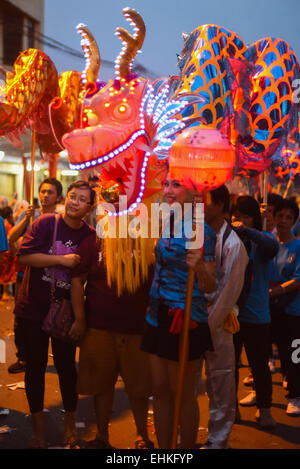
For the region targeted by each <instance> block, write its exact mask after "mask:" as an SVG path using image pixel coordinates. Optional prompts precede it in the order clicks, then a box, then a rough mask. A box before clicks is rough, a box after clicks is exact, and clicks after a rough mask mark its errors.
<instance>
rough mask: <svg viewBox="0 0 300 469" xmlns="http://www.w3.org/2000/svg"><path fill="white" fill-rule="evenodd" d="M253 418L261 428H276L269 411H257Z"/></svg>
mask: <svg viewBox="0 0 300 469" xmlns="http://www.w3.org/2000/svg"><path fill="white" fill-rule="evenodd" d="M255 418H256V420H257V421H258V423H259V425H260V426H261V427H262V428H275V427H276V422H275V420H274V419H273V417H272V415H271V411H270V409H257V412H256V414H255Z"/></svg>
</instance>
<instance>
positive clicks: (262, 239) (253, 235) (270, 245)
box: [232, 222, 279, 259]
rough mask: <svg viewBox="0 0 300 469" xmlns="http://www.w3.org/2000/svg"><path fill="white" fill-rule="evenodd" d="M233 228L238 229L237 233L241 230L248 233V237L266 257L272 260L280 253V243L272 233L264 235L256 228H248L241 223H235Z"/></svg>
mask: <svg viewBox="0 0 300 469" xmlns="http://www.w3.org/2000/svg"><path fill="white" fill-rule="evenodd" d="M232 226H233V227H235V228H236V230H237V232H238V231H239V230H241V231H243V232H244V233H246V235H247V237H248V238H249V239H250V240H251V241H253V243H255V244H256V245H257V246H258V248H259V250H260V252H261V254H262V255H263V256H264V257H267V258H268V259H272V258H273V257H275V256H276V254H277V253H278V250H279V243H278V241H277V239H276V238H275V237H274V236H273V235H272V234H271V233H265V232H264V233H262V232H261V231H258V230H255V229H254V228H248V227H247V226H245V225H244V224H243V223H241V222H233V223H232Z"/></svg>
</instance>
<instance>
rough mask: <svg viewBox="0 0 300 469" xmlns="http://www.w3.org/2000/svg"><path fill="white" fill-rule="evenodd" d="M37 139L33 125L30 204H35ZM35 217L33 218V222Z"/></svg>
mask: <svg viewBox="0 0 300 469" xmlns="http://www.w3.org/2000/svg"><path fill="white" fill-rule="evenodd" d="M35 141H36V129H35V126H33V127H32V133H31V182H30V204H31V205H32V206H33V203H34V166H35ZM32 221H33V217H32V218H31V223H32Z"/></svg>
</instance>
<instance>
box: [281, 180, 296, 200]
mask: <svg viewBox="0 0 300 469" xmlns="http://www.w3.org/2000/svg"><path fill="white" fill-rule="evenodd" d="M292 182H293V181H292V178H290V179H289V182H288V183H287V186H286V188H285V191H284V194H283V196H282V197H283V198H284V199H285V198H286V196H287V195H288V192H289V190H290V187H291V185H292Z"/></svg>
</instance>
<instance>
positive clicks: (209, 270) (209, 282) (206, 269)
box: [186, 249, 216, 293]
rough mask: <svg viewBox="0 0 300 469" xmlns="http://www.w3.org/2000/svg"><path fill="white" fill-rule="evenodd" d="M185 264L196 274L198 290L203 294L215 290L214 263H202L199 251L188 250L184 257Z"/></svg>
mask: <svg viewBox="0 0 300 469" xmlns="http://www.w3.org/2000/svg"><path fill="white" fill-rule="evenodd" d="M186 263H187V265H188V266H189V267H190V268H191V269H193V270H194V271H195V272H197V274H198V275H197V276H198V283H199V288H200V290H202V291H203V292H204V293H212V292H213V291H214V290H215V289H216V263H215V261H204V260H203V256H202V251H201V249H190V250H189V251H188V253H187V256H186Z"/></svg>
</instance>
